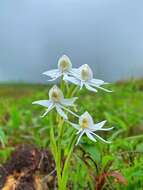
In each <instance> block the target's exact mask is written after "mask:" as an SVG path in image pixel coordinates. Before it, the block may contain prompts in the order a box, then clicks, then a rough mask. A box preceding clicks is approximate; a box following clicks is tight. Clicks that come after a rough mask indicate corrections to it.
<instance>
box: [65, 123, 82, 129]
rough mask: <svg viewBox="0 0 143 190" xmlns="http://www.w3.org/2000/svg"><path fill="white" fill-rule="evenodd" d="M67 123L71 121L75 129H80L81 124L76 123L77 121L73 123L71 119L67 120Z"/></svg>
mask: <svg viewBox="0 0 143 190" xmlns="http://www.w3.org/2000/svg"><path fill="white" fill-rule="evenodd" d="M67 123H69V124H70V125H71V126H72V127H73V128H75V129H77V130H79V129H80V126H79V125H78V124H76V123H72V122H70V121H67Z"/></svg>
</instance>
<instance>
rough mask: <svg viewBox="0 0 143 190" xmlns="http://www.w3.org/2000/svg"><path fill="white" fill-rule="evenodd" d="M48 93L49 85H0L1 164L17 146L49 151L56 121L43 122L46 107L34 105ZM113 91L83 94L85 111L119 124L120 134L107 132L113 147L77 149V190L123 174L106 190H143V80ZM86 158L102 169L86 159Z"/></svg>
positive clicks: (88, 145)
mask: <svg viewBox="0 0 143 190" xmlns="http://www.w3.org/2000/svg"><path fill="white" fill-rule="evenodd" d="M48 89H49V87H48V86H46V85H26V84H16V85H10V84H9V85H8V84H7V85H6V84H5V85H0V142H1V149H0V162H1V163H3V162H4V161H5V160H6V159H7V158H8V156H9V154H10V152H11V150H13V148H14V147H15V146H16V145H17V144H21V143H32V144H35V145H36V146H38V147H45V148H47V147H48V145H49V126H50V121H49V119H48V118H44V119H41V118H40V115H41V114H42V113H43V111H44V110H43V108H41V107H39V106H33V105H32V104H31V103H32V101H35V100H39V99H46V98H47V97H48ZM110 89H112V90H113V92H112V93H104V92H99V93H97V94H94V93H87V91H82V92H80V94H79V100H78V105H79V113H83V111H84V110H87V111H89V112H90V113H91V115H92V116H93V118H94V120H95V121H96V122H98V121H101V120H104V119H106V120H107V121H108V122H107V126H108V127H111V126H114V130H113V131H111V132H108V133H105V134H104V133H102V135H103V136H104V138H106V139H110V140H112V144H110V145H105V144H103V143H101V142H100V143H99V142H98V143H95V144H94V143H91V142H89V141H88V140H87V138H86V137H85V138H83V139H82V141H81V145H80V146H79V147H80V151H81V152H80V151H79V150H77V148H76V149H75V155H74V156H75V157H74V159H73V160H72V162H73V164H72V165H74V169H73V170H72V172H71V176H70V180H71V181H72V182H73V183H74V186H73V189H75V190H76V189H81V190H82V189H84V188H85V189H88V188H89V189H92V188H93V186H94V180H95V177H97V176H98V177H99V176H102V174H103V173H108V175H109V173H111V172H113V171H114V172H115V171H116V172H118V176H116V180H115V179H114V177H111V176H107V178H108V179H106V183H105V184H104V187H103V189H125V190H132V189H133V190H141V189H142V187H143V180H142V179H143V80H131V81H126V82H118V83H115V84H112V85H110ZM70 119H71V120H72V119H73V118H70ZM67 136H68V134H67ZM65 139H66V137H65ZM64 143H65V144H66V140H65V142H64ZM79 152H80V153H79ZM83 153H84V154H83ZM86 155H89V157H90V158H91V160H93V162H94V164H95V165H96V167H95V166H94V165H93V163H91V161H89V160H88V161H87V160H86V157H85V156H86ZM87 162H88V163H87ZM83 163H84V164H83ZM96 169H97V171H96ZM79 171H82V172H79ZM87 172H88V173H87ZM119 173H120V174H119ZM117 177H118V178H119V179H118V178H117ZM122 177H124V178H125V180H126V181H127V184H126V185H125V184H124V183H125V182H122V180H121V179H122ZM95 183H96V180H95ZM87 186H88V188H87Z"/></svg>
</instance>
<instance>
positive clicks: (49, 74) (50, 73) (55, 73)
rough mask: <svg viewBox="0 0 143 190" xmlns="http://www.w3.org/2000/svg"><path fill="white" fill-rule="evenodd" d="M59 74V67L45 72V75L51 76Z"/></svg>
mask: <svg viewBox="0 0 143 190" xmlns="http://www.w3.org/2000/svg"><path fill="white" fill-rule="evenodd" d="M57 74H59V70H58V69H53V70H49V71H46V72H44V73H43V75H47V76H49V77H51V78H55V77H56V76H57Z"/></svg>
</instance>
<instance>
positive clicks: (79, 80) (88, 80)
mask: <svg viewBox="0 0 143 190" xmlns="http://www.w3.org/2000/svg"><path fill="white" fill-rule="evenodd" d="M64 80H66V81H69V82H71V83H74V84H75V85H77V86H80V89H82V87H83V86H85V87H86V88H87V89H88V90H90V91H93V92H97V89H96V88H99V89H101V90H104V91H106V92H112V91H110V90H107V89H105V88H103V87H101V85H104V84H107V83H105V82H104V81H103V80H99V79H94V78H93V71H92V69H91V68H90V67H89V65H87V64H84V65H82V66H81V67H79V68H78V69H76V70H75V72H74V77H73V76H67V75H65V76H64Z"/></svg>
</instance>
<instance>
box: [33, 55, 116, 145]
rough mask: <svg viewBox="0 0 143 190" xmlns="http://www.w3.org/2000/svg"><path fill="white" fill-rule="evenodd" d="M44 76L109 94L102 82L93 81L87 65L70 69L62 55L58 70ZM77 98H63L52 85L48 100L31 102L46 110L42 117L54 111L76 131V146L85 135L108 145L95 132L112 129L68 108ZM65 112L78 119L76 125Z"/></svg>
mask: <svg viewBox="0 0 143 190" xmlns="http://www.w3.org/2000/svg"><path fill="white" fill-rule="evenodd" d="M43 74H44V75H46V76H48V77H50V79H49V81H55V80H57V79H59V78H61V79H62V80H63V81H65V83H66V84H68V83H73V84H74V85H76V86H79V89H82V88H83V87H85V88H86V89H87V90H89V91H92V92H97V90H98V89H101V90H104V91H106V92H111V91H110V90H108V89H105V88H103V87H102V85H105V84H107V83H105V82H104V81H103V80H99V79H95V78H94V77H93V71H92V69H91V68H90V66H89V65H87V64H84V65H82V66H80V67H79V68H72V63H71V60H70V58H69V57H68V56H66V55H63V56H61V57H60V58H59V60H58V68H57V69H53V70H49V71H46V72H44V73H43ZM77 99H78V98H77V97H71V98H64V94H63V92H62V90H61V89H60V88H59V87H58V86H56V85H54V86H53V87H52V88H51V89H50V90H49V99H48V100H38V101H35V102H33V104H38V105H41V106H44V107H45V108H46V111H45V113H44V114H43V115H42V117H44V116H46V115H47V114H48V113H49V112H50V111H51V110H53V109H55V110H56V112H57V113H58V114H59V115H60V116H61V117H62V118H63V119H64V120H65V121H66V122H67V123H69V124H70V125H71V126H72V127H73V128H74V129H76V130H77V133H76V134H77V135H78V139H77V142H76V145H78V143H79V142H80V139H81V137H82V136H83V135H84V134H86V136H87V137H88V138H89V139H90V140H91V141H94V142H96V141H97V139H100V140H101V141H103V142H105V143H110V142H108V141H106V140H104V139H103V138H102V137H100V136H99V135H97V134H96V131H109V130H112V129H113V127H112V128H103V126H104V125H105V123H106V121H101V122H99V123H96V124H94V121H93V118H92V116H91V115H90V114H89V113H88V112H87V111H85V112H84V113H83V114H82V115H81V116H79V115H77V113H74V112H73V111H72V110H71V109H69V107H74V106H75V102H76V100H77ZM67 112H68V113H70V114H72V115H74V116H75V117H77V118H78V120H79V122H78V123H73V122H71V121H69V120H68V116H67Z"/></svg>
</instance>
